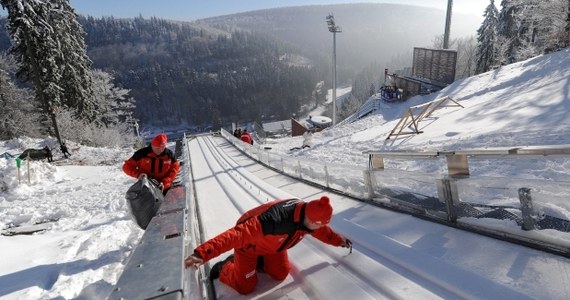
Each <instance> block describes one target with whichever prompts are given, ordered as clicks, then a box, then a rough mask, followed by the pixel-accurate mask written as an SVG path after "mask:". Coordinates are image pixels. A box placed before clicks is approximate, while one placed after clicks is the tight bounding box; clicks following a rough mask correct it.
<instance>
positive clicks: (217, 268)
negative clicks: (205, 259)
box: [210, 254, 234, 280]
mask: <svg viewBox="0 0 570 300" xmlns="http://www.w3.org/2000/svg"><path fill="white" fill-rule="evenodd" d="M228 261H232V262H233V261H234V255H233V254H232V255H230V256H228V257H227V258H226V259H224V260H222V261H219V262H217V263H215V264H214V265H213V266H212V268H211V269H210V279H211V280H214V279H218V278H220V273H221V272H222V268H223V267H224V265H225V264H226V263H227V262H228Z"/></svg>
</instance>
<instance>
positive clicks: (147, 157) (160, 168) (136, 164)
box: [123, 133, 180, 194]
mask: <svg viewBox="0 0 570 300" xmlns="http://www.w3.org/2000/svg"><path fill="white" fill-rule="evenodd" d="M167 142H168V137H167V136H166V134H164V133H161V134H158V135H157V136H155V137H154V138H153V139H152V141H151V143H150V145H149V146H147V147H144V148H142V149H139V150H137V151H136V152H135V154H133V156H132V157H131V158H129V159H128V160H127V161H125V163H124V164H123V171H124V172H125V173H126V174H127V175H129V176H131V177H134V178H137V179H139V178H141V177H142V176H148V177H149V178H151V179H155V180H156V181H158V182H159V188H161V189H162V191H163V193H164V194H166V192H167V191H168V189H170V186H171V185H172V181H174V178H175V177H176V175H177V174H178V171H179V169H180V163H179V162H178V160H176V158H175V157H174V153H172V151H171V150H170V149H168V148H166V143H167Z"/></svg>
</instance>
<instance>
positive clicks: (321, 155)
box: [266, 49, 570, 180]
mask: <svg viewBox="0 0 570 300" xmlns="http://www.w3.org/2000/svg"><path fill="white" fill-rule="evenodd" d="M444 96H450V97H452V99H454V100H455V101H457V102H458V103H459V104H461V105H462V106H464V108H460V107H447V108H442V109H439V110H437V111H436V112H435V113H434V114H433V115H432V116H431V117H429V118H427V119H425V120H424V121H422V122H420V124H419V125H420V128H419V129H420V130H422V131H423V133H421V134H418V135H407V136H399V137H392V138H390V139H389V140H386V137H388V134H389V133H390V132H391V131H392V129H394V127H395V126H396V124H397V123H398V121H399V120H400V117H402V115H403V114H404V112H405V110H407V109H408V107H410V106H414V105H419V104H423V103H426V102H429V101H432V100H434V99H438V98H441V97H444ZM376 97H379V96H376ZM569 113H570V49H566V50H563V51H560V52H556V53H552V54H549V55H543V56H538V57H535V58H532V59H529V60H527V61H523V62H519V63H515V64H511V65H508V66H503V67H501V68H500V69H497V70H493V71H489V72H487V73H483V74H480V75H477V76H473V77H469V78H465V79H462V80H458V81H456V82H454V83H453V84H451V85H449V86H448V87H447V88H445V89H443V90H441V91H439V92H437V93H433V94H430V95H426V96H416V97H413V98H411V99H409V100H408V101H406V102H403V103H386V102H382V101H381V103H380V110H379V111H377V112H376V114H374V115H373V116H371V117H366V118H364V119H362V120H360V121H357V122H354V123H352V124H348V125H345V126H340V127H336V128H330V129H327V130H325V131H323V132H321V133H317V134H314V136H313V139H312V140H313V147H312V148H310V149H304V150H300V151H290V149H291V148H293V147H299V146H301V145H302V143H303V138H302V137H294V138H287V139H279V140H268V141H267V142H266V143H267V144H268V145H267V146H270V147H271V148H272V150H271V151H274V152H277V153H282V154H284V155H292V156H298V157H303V158H307V159H311V160H318V161H325V162H334V163H339V162H342V163H344V164H350V165H356V166H367V163H368V161H367V159H368V157H367V156H366V155H363V154H362V153H363V152H365V151H371V150H404V149H405V150H415V151H430V150H433V151H446V150H449V151H452V150H459V149H482V148H491V147H515V146H531V145H561V144H570V135H569V134H568V133H569V132H570V118H568V115H569ZM400 164H403V163H401V162H400ZM389 167H390V166H387V168H389ZM401 167H402V168H404V169H408V170H412V169H414V168H418V167H425V165H423V164H422V165H420V166H417V165H415V163H409V165H403V166H401ZM489 167H490V168H489ZM543 167H544V168H546V169H543V168H541V167H537V170H540V171H541V173H540V174H528V176H530V177H536V178H548V179H562V178H565V179H567V180H568V179H570V174H569V173H568V172H567V170H568V168H570V164H569V163H568V162H567V161H564V162H562V163H561V164H558V163H557V164H555V165H549V166H543ZM425 171H434V170H425ZM441 171H443V170H441ZM471 171H472V174H477V175H510V174H515V170H496V168H495V167H494V166H492V165H490V166H489V165H486V166H482V167H480V168H475V169H472V170H471ZM503 171H504V173H498V174H497V172H503Z"/></svg>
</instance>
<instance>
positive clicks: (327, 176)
mask: <svg viewBox="0 0 570 300" xmlns="http://www.w3.org/2000/svg"><path fill="white" fill-rule="evenodd" d="M325 180H326V181H325V183H326V187H327V188H330V186H329V169H328V168H327V165H325Z"/></svg>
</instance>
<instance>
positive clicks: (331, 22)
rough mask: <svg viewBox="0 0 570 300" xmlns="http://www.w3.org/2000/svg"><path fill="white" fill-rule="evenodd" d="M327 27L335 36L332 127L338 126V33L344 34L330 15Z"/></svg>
mask: <svg viewBox="0 0 570 300" xmlns="http://www.w3.org/2000/svg"><path fill="white" fill-rule="evenodd" d="M327 25H328V26H329V31H330V32H332V34H333V79H332V84H333V87H332V103H333V117H332V125H333V126H334V125H336V33H337V32H342V29H341V28H340V27H339V26H336V24H335V22H334V16H333V15H332V14H329V15H328V16H327Z"/></svg>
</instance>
